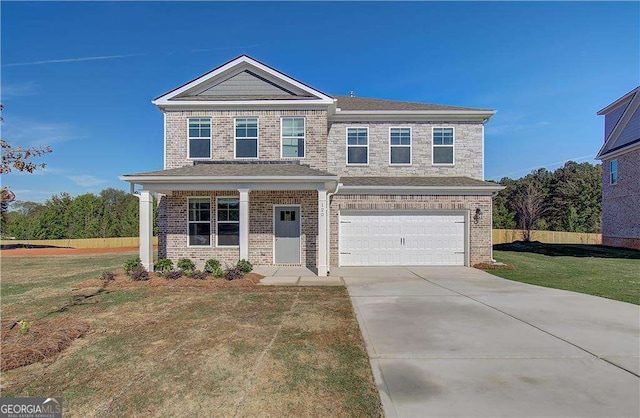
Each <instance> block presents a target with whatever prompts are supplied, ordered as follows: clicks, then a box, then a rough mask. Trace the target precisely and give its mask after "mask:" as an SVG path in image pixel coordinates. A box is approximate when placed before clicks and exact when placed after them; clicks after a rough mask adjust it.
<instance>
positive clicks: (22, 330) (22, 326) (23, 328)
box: [18, 321, 33, 335]
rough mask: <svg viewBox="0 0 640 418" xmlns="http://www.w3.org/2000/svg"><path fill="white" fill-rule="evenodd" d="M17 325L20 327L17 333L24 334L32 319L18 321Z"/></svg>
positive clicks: (31, 323)
mask: <svg viewBox="0 0 640 418" xmlns="http://www.w3.org/2000/svg"><path fill="white" fill-rule="evenodd" d="M18 325H19V326H20V329H19V330H18V334H20V335H24V334H26V333H27V332H28V331H29V328H31V325H33V321H29V322H27V321H18Z"/></svg>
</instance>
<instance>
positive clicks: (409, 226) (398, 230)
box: [339, 212, 465, 266]
mask: <svg viewBox="0 0 640 418" xmlns="http://www.w3.org/2000/svg"><path fill="white" fill-rule="evenodd" d="M464 222H465V218H464V215H461V214H433V213H431V214H430V213H402V212H400V213H398V212H396V213H393V212H384V213H380V212H370V213H366V214H362V213H360V214H349V213H345V214H341V217H340V237H339V240H340V241H339V242H340V265H342V266H376V265H377V266H383V265H464V261H465V254H464V251H465V224H464Z"/></svg>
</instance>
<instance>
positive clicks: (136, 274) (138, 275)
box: [130, 266, 149, 282]
mask: <svg viewBox="0 0 640 418" xmlns="http://www.w3.org/2000/svg"><path fill="white" fill-rule="evenodd" d="M130 276H131V278H132V279H133V280H134V281H136V282H142V281H145V280H149V272H148V271H147V270H145V268H144V267H142V266H140V267H138V268H136V269H135V270H133V271H132V272H131V274H130Z"/></svg>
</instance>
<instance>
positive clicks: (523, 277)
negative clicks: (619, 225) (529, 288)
mask: <svg viewBox="0 0 640 418" xmlns="http://www.w3.org/2000/svg"><path fill="white" fill-rule="evenodd" d="M493 256H494V258H495V259H496V260H497V261H500V262H503V263H506V264H510V265H513V266H515V267H516V269H515V270H491V271H490V273H491V274H494V275H496V276H500V277H503V278H505V279H510V280H515V281H518V282H523V283H529V284H535V285H538V286H545V287H553V288H556V289H564V290H571V291H574V292H580V293H587V294H590V295H595V296H601V297H605V298H609V299H615V300H620V301H623V302H629V303H634V304H636V305H638V304H640V252H639V251H633V250H625V249H617V248H611V247H604V246H600V245H572V244H566V245H564V244H541V243H529V244H525V243H521V242H518V243H513V244H501V245H496V246H495V247H494V252H493Z"/></svg>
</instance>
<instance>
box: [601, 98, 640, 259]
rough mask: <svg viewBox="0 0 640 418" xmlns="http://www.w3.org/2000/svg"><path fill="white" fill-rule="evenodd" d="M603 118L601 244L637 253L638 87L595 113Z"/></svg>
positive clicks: (639, 221)
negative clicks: (631, 249)
mask: <svg viewBox="0 0 640 418" xmlns="http://www.w3.org/2000/svg"><path fill="white" fill-rule="evenodd" d="M598 115H603V116H604V144H602V147H601V148H600V151H599V152H598V155H597V156H596V158H597V159H599V160H601V161H602V243H603V244H604V245H610V246H613V247H627V248H635V249H637V250H640V87H636V88H635V89H633V90H631V91H630V92H629V93H627V94H625V95H624V96H622V97H620V98H619V99H618V100H616V101H614V102H613V103H611V104H610V105H608V106H607V107H605V108H604V109H602V110H600V111H599V112H598Z"/></svg>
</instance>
